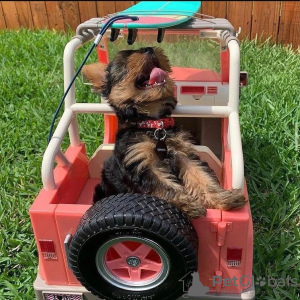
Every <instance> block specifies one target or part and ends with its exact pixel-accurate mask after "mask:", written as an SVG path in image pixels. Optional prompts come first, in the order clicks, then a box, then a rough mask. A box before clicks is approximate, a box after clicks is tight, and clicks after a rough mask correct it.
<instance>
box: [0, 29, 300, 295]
mask: <svg viewBox="0 0 300 300" xmlns="http://www.w3.org/2000/svg"><path fill="white" fill-rule="evenodd" d="M70 36H71V35H70V34H66V35H61V34H58V33H56V32H54V31H28V30H21V31H18V32H10V31H1V32H0V53H1V60H0V87H1V88H0V90H1V94H0V100H1V113H0V128H1V131H0V143H1V145H0V164H1V173H0V199H1V200H0V220H1V223H0V299H22V300H23V299H30V300H31V299H34V298H35V297H34V292H33V287H32V285H33V281H34V279H35V277H36V273H37V263H38V259H37V251H36V246H35V242H34V236H33V233H32V229H31V224H30V220H29V216H28V209H29V207H30V205H31V204H32V203H33V201H34V198H35V197H36V195H37V193H38V192H39V190H40V189H41V186H42V183H41V175H40V168H41V161H42V155H43V152H44V150H45V148H46V145H47V135H48V130H49V126H50V123H51V119H52V115H53V113H54V111H55V108H56V106H57V104H58V102H59V100H60V98H61V96H62V94H63V77H62V54H63V48H64V46H65V44H66V43H67V41H69V39H70ZM87 48H88V47H84V48H83V49H80V50H79V51H78V54H77V57H76V61H77V65H78V64H79V62H81V60H82V59H83V57H84V54H85V52H86V51H87ZM181 51H184V49H182V50H181ZM189 51H192V49H190V50H189ZM182 53H183V52H182ZM241 59H242V60H241V70H246V71H248V73H249V78H250V79H249V86H248V87H246V88H243V89H242V94H241V105H240V112H241V114H240V115H241V130H242V139H243V151H244V159H245V174H246V178H247V184H248V190H249V196H250V200H251V210H252V215H253V221H254V230H255V232H254V237H255V241H254V275H255V277H256V278H258V277H259V276H261V277H267V276H270V277H273V278H276V279H279V278H286V277H287V276H288V275H289V277H290V278H296V280H297V282H298V287H292V286H289V287H288V286H277V287H276V288H272V287H270V286H268V285H265V286H263V287H259V286H258V285H256V290H257V294H258V295H257V298H256V299H266V300H269V299H278V300H279V299H298V298H299V297H300V296H299V287H300V276H299V275H300V274H299V270H300V264H299V260H300V229H299V225H300V218H299V215H300V208H299V207H300V201H299V200H300V187H299V179H300V178H299V177H300V176H299V167H300V163H299V161H300V160H299V150H300V140H299V141H298V143H299V144H298V149H297V143H296V137H297V134H298V135H300V128H299V127H300V123H299V122H300V115H299V108H298V107H299V103H300V96H299V95H300V56H299V52H297V53H295V52H293V51H292V50H291V49H290V48H287V47H282V46H273V45H272V44H271V43H268V42H266V43H256V42H255V41H252V42H249V41H246V42H243V43H241ZM95 60H96V54H95V53H94V54H93V57H92V58H91V59H90V61H95ZM76 84H77V98H78V99H80V101H89V102H95V101H98V99H97V98H96V97H95V95H92V94H91V93H90V91H89V88H87V87H86V86H84V85H82V84H80V80H79V79H77V81H76ZM79 124H85V126H84V127H83V126H81V127H80V132H81V133H82V134H81V136H82V139H83V141H85V142H86V143H87V145H88V153H89V155H90V154H92V153H93V151H94V149H95V148H96V147H97V146H98V145H99V144H100V143H101V140H102V117H101V116H100V115H80V116H79ZM66 146H67V142H65V144H64V147H66Z"/></svg>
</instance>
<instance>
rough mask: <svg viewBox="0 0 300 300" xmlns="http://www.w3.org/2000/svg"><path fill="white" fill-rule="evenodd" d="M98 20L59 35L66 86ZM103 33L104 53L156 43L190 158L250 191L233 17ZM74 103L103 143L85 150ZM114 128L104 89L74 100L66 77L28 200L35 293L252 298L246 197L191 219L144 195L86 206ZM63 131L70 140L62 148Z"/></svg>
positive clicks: (109, 149)
mask: <svg viewBox="0 0 300 300" xmlns="http://www.w3.org/2000/svg"><path fill="white" fill-rule="evenodd" d="M100 21H101V19H98V18H95V19H91V20H89V21H87V22H85V23H83V24H81V25H79V26H78V28H77V32H76V34H77V35H76V36H75V37H74V38H73V39H72V40H71V41H70V42H69V43H68V44H67V45H66V47H65V52H64V82H65V88H66V87H67V86H68V84H69V82H70V81H71V79H72V77H73V75H74V55H75V51H76V49H77V48H79V47H80V46H82V45H83V44H84V43H86V42H89V41H91V40H93V38H94V33H95V32H97V31H98V30H99V29H98V28H99V26H98V24H99V22H100ZM110 33H111V34H112V30H111V31H109V32H108V34H107V35H105V36H104V37H103V39H102V41H101V44H100V45H99V47H98V57H99V60H100V61H102V62H106V63H107V62H108V61H109V57H112V56H113V55H114V54H115V53H116V51H117V50H122V49H124V47H129V48H130V47H131V48H135V47H136V48H139V47H140V46H141V45H145V44H147V45H156V46H159V47H162V48H163V49H164V50H165V53H166V54H167V56H168V57H169V58H170V61H171V63H172V66H173V68H172V76H171V77H172V78H173V79H174V81H175V84H176V88H175V90H174V93H175V95H176V97H177V99H178V102H179V105H178V106H177V108H176V110H175V111H174V113H173V116H174V117H175V118H176V119H175V120H176V123H179V124H181V125H182V126H183V128H185V129H186V130H189V131H190V132H191V133H192V134H193V136H194V137H195V140H196V141H197V145H196V146H195V147H196V149H197V151H198V153H199V157H200V158H201V159H202V160H204V161H206V162H207V163H208V164H209V166H210V167H211V168H212V169H213V170H214V172H215V173H216V176H217V177H218V179H219V181H220V182H221V184H222V185H223V187H224V188H226V189H231V188H243V189H244V193H245V195H246V196H248V194H247V187H246V181H245V178H244V162H243V152H242V143H241V135H240V125H239V113H238V107H239V92H240V87H241V86H242V85H243V84H245V81H244V80H241V78H243V79H246V78H247V76H246V75H247V74H246V73H241V72H240V48H239V43H238V41H237V39H236V34H235V30H234V28H233V27H232V25H231V24H230V23H229V22H228V21H227V20H225V19H214V18H212V19H211V18H207V19H203V18H193V19H191V20H190V21H188V22H186V23H183V24H181V25H176V26H173V27H168V28H165V29H164V33H165V35H164V41H163V42H162V43H161V44H158V43H157V42H156V41H154V42H153V40H155V39H156V37H157V30H155V29H153V30H149V29H147V30H146V29H142V28H141V29H139V32H138V35H137V39H136V41H135V43H134V44H133V45H132V46H128V45H126V40H127V38H128V34H129V30H128V29H123V30H121V31H120V33H119V36H118V38H117V39H116V41H114V42H110V41H109V34H110ZM114 34H115V33H114ZM241 75H243V76H241ZM95 98H96V96H95ZM78 113H101V114H104V125H105V126H104V130H105V131H104V135H105V136H104V142H103V144H101V145H100V146H99V148H98V149H97V150H96V151H95V153H94V154H93V155H92V157H91V158H88V157H87V154H86V148H85V147H86V146H85V144H84V143H82V142H81V140H80V137H79V133H78V124H77V117H76V115H77V114H78ZM117 127H118V123H117V119H116V117H115V115H114V112H113V110H112V108H111V107H110V106H109V105H108V104H107V103H106V100H105V99H103V98H102V99H101V103H76V102H75V87H74V85H73V87H72V88H71V90H70V92H69V94H68V96H67V98H66V101H65V111H64V113H63V115H62V117H61V120H60V122H59V124H58V126H57V128H56V130H55V132H54V134H53V137H52V139H51V140H50V142H49V145H48V147H47V149H46V151H45V154H44V158H43V163H42V180H43V188H42V189H41V191H40V193H39V194H38V196H37V198H36V199H35V201H34V203H33V205H32V206H31V208H30V218H31V222H32V226H33V230H34V234H35V239H36V244H37V248H38V253H39V269H38V276H37V278H36V281H35V283H34V289H35V293H36V296H37V299H38V300H41V299H44V300H50V299H65V300H66V299H78V300H79V299H88V300H92V299H103V298H105V299H132V300H133V299H138V300H142V299H147V300H154V299H177V298H178V297H180V299H183V298H191V299H254V294H255V292H254V286H253V282H252V252H253V229H252V218H251V211H250V206H249V204H247V205H246V206H245V207H244V208H242V209H239V210H237V211H226V212H225V211H220V210H215V209H209V210H208V211H207V216H206V217H204V218H199V219H193V220H188V219H187V218H186V217H185V216H184V215H183V214H182V213H181V212H180V211H178V209H176V208H175V207H174V206H172V205H170V204H168V203H166V202H165V201H164V200H161V199H157V198H153V197H151V196H143V195H137V194H134V195H131V194H125V195H116V196H112V197H110V198H108V199H106V200H103V201H101V204H100V205H97V206H93V205H92V196H93V191H94V187H95V185H96V184H97V183H98V182H99V181H100V173H101V168H102V165H103V161H104V160H105V159H106V158H107V157H108V156H109V155H110V154H111V152H112V151H113V148H114V140H115V133H116V130H117ZM91 130H93V128H91ZM67 131H69V137H70V145H69V147H68V149H67V150H66V152H65V153H63V152H62V151H61V143H62V141H63V139H64V137H65V135H66V133H67ZM55 161H56V163H57V165H56V167H54V164H55ZM191 280H192V286H191V287H190V288H188V287H189V285H190V283H191Z"/></svg>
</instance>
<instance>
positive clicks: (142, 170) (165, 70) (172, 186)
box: [82, 47, 246, 218]
mask: <svg viewBox="0 0 300 300" xmlns="http://www.w3.org/2000/svg"><path fill="white" fill-rule="evenodd" d="M82 72H83V74H84V75H85V76H86V78H87V79H88V80H89V81H90V82H91V83H92V85H93V91H94V92H97V93H101V94H102V95H103V96H105V97H107V98H108V102H109V104H110V105H111V106H112V107H113V108H114V110H115V113H116V115H117V117H118V121H119V130H118V132H117V135H116V142H115V149H114V152H113V155H112V156H111V157H110V158H109V159H108V160H106V162H105V163H104V168H103V171H102V180H101V183H100V184H98V185H97V186H96V188H95V194H94V202H96V201H98V200H101V199H102V198H104V197H108V196H110V195H115V194H119V193H142V194H149V195H153V196H157V197H159V198H161V199H164V200H166V201H168V202H172V203H173V204H175V205H176V206H177V207H178V208H179V209H180V210H182V211H183V212H184V213H186V214H187V216H188V217H190V218H196V217H201V216H204V215H205V214H206V209H207V208H216V209H221V210H230V209H237V208H240V207H242V206H244V205H245V203H246V200H245V197H244V195H243V192H242V190H239V189H234V190H230V191H229V190H224V189H223V188H222V187H221V186H220V184H219V182H218V180H217V179H216V176H215V175H214V173H213V171H212V170H211V169H210V168H209V167H208V164H207V163H206V162H203V161H201V160H200V159H199V157H198V155H197V152H196V151H195V149H194V147H193V143H192V142H191V138H190V135H189V134H188V133H187V132H185V131H182V130H181V129H180V128H177V127H175V126H174V119H173V118H171V117H170V116H171V114H172V111H173V110H174V108H175V107H176V104H177V100H176V99H175V98H174V83H173V81H172V80H171V78H170V77H169V75H168V74H169V73H170V72H171V67H170V63H169V60H168V58H167V57H166V56H165V54H164V53H163V51H162V49H160V48H156V47H155V48H150V47H147V48H141V49H139V50H125V51H120V52H119V53H118V54H117V55H116V57H115V58H114V60H113V61H111V62H110V63H109V64H108V65H105V64H102V63H95V64H91V65H87V66H84V68H83V69H82Z"/></svg>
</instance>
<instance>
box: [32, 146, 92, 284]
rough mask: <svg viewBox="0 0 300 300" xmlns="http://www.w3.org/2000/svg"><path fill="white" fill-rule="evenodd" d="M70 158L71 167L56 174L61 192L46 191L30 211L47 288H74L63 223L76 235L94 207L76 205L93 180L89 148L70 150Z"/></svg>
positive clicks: (41, 271)
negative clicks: (65, 213) (65, 210)
mask: <svg viewBox="0 0 300 300" xmlns="http://www.w3.org/2000/svg"><path fill="white" fill-rule="evenodd" d="M66 157H67V158H68V160H69V163H70V164H69V166H68V167H64V166H59V165H58V166H56V168H55V170H54V178H55V182H56V185H57V188H56V189H55V190H52V191H46V190H45V189H44V188H43V189H42V190H41V191H40V193H39V195H38V196H37V198H36V199H35V201H34V203H33V205H32V206H31V208H30V210H29V214H30V218H31V223H32V227H33V231H34V235H35V240H36V244H37V248H38V253H39V274H40V276H41V278H42V279H43V280H44V281H45V282H46V283H47V284H58V285H66V284H70V279H69V277H70V276H69V272H68V270H67V268H66V265H67V264H66V260H65V251H64V243H63V242H62V233H61V227H62V224H61V223H63V225H64V226H65V227H66V229H67V230H70V231H71V232H74V231H75V230H76V228H77V225H78V222H79V220H80V218H81V216H82V215H83V213H84V212H85V211H86V210H87V209H88V208H89V207H90V206H91V205H83V206H82V205H81V206H78V205H76V201H77V200H78V198H79V196H80V194H81V192H82V190H83V188H84V186H85V184H86V181H87V179H88V176H89V173H88V160H87V157H86V151H85V145H84V144H81V145H80V146H79V147H69V148H68V149H67V151H66ZM61 205H67V207H68V217H67V219H66V220H67V222H62V221H61V217H60V216H61V214H60V212H61V210H62V208H61V207H60V206H61ZM67 274H68V275H67ZM71 282H74V281H71ZM76 283H77V284H78V282H76Z"/></svg>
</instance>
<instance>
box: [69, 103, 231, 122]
mask: <svg viewBox="0 0 300 300" xmlns="http://www.w3.org/2000/svg"><path fill="white" fill-rule="evenodd" d="M71 109H72V110H73V111H74V112H75V113H102V114H104V113H105V114H108V115H113V114H115V113H114V110H113V109H112V108H111V107H110V106H109V105H108V104H103V103H102V104H100V103H75V104H73V105H72V106H71ZM230 112H231V109H230V108H229V107H228V106H183V105H182V106H177V107H176V109H175V110H174V112H173V113H172V116H174V117H179V116H180V117H183V116H189V117H201V116H202V117H204V116H205V117H209V116H212V117H216V118H217V117H228V116H229V114H230Z"/></svg>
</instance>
